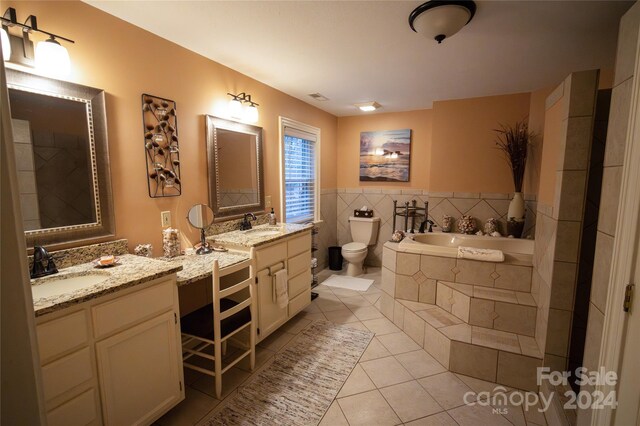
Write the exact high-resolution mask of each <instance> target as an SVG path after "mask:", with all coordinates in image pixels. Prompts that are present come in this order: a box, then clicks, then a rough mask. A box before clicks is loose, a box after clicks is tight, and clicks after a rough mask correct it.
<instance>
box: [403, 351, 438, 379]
mask: <svg viewBox="0 0 640 426" xmlns="http://www.w3.org/2000/svg"><path fill="white" fill-rule="evenodd" d="M395 357H396V359H397V360H398V361H399V362H400V364H402V366H403V367H404V368H405V369H406V370H407V371H408V372H409V374H411V376H413V378H415V379H421V378H423V377H427V376H432V375H434V374H439V373H443V372H445V371H447V370H446V369H445V368H444V367H443V366H442V365H441V364H440V363H439V362H438V361H436V359H435V358H434V357H432V356H431V355H429V354H428V353H427V352H426V351H424V350H423V349H420V350H417V351H413V352H405V353H403V354H399V355H396V356H395Z"/></svg>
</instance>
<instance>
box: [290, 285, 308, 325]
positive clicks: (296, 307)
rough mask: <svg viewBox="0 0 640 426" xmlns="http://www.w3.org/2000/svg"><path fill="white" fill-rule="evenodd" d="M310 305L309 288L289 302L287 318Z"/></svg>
mask: <svg viewBox="0 0 640 426" xmlns="http://www.w3.org/2000/svg"><path fill="white" fill-rule="evenodd" d="M310 303H311V288H308V289H307V290H306V291H305V292H303V293H302V294H301V295H299V296H296V297H294V298H293V299H291V300H290V301H289V318H291V317H292V316H294V315H295V314H297V313H298V312H300V311H301V310H303V309H304V308H306V307H307V306H308V305H309V304H310Z"/></svg>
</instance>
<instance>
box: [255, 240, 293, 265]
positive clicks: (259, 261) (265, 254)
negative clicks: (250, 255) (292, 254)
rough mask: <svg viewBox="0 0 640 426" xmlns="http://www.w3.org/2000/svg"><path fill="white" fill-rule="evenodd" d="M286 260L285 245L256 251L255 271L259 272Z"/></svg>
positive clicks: (281, 244)
mask: <svg viewBox="0 0 640 426" xmlns="http://www.w3.org/2000/svg"><path fill="white" fill-rule="evenodd" d="M286 258H287V243H280V244H276V245H275V246H271V247H267V248H263V249H260V250H256V268H257V269H256V270H258V271H259V270H261V269H264V268H266V267H269V266H271V265H273V264H274V263H278V262H282V261H283V260H285V259H286Z"/></svg>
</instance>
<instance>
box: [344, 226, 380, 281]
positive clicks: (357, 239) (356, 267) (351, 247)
mask: <svg viewBox="0 0 640 426" xmlns="http://www.w3.org/2000/svg"><path fill="white" fill-rule="evenodd" d="M379 226H380V218H379V217H354V216H351V217H349V229H350V230H351V239H352V240H353V242H352V243H348V244H345V245H343V246H342V257H343V258H344V259H345V260H346V261H347V262H348V266H347V275H349V276H350V277H357V276H358V275H362V263H363V262H364V259H365V258H366V257H367V246H370V245H372V244H375V243H376V241H378V227H379Z"/></svg>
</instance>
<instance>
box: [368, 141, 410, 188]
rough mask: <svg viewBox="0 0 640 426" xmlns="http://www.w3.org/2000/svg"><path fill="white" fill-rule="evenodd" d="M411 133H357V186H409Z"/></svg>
mask: <svg viewBox="0 0 640 426" xmlns="http://www.w3.org/2000/svg"><path fill="white" fill-rule="evenodd" d="M410 158H411V129H401V130H381V131H376V132H361V133H360V181H361V182H409V164H410Z"/></svg>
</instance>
